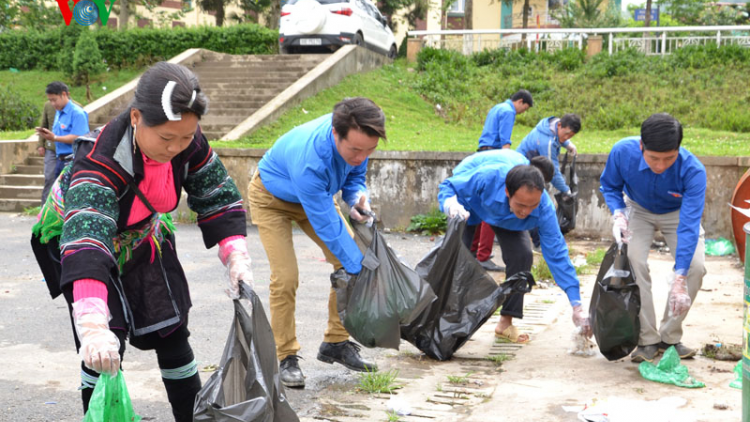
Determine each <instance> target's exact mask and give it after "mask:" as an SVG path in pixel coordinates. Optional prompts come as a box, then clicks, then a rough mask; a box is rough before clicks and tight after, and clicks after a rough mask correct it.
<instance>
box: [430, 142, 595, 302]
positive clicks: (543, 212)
mask: <svg viewBox="0 0 750 422" xmlns="http://www.w3.org/2000/svg"><path fill="white" fill-rule="evenodd" d="M479 154H484V153H477V154H476V155H479ZM513 167H515V165H513V164H510V163H488V164H484V165H481V166H479V167H476V168H474V169H471V170H468V171H462V172H459V173H458V174H454V175H453V176H451V177H449V178H447V179H445V180H444V181H443V182H442V183H441V184H440V191H439V192H438V202H439V203H440V209H441V210H443V211H444V208H443V204H444V203H445V200H446V199H448V198H450V197H452V196H454V195H455V196H456V198H457V199H458V202H459V203H460V204H461V205H463V207H464V208H466V210H467V211H468V212H469V214H470V216H469V220H468V221H467V224H469V225H476V224H479V223H480V222H482V221H484V222H486V223H487V224H490V225H492V226H496V227H501V228H503V229H506V230H513V231H523V230H529V229H532V228H535V227H538V228H539V238H540V239H541V243H542V255H543V256H544V260H545V261H546V262H547V265H548V266H549V269H550V272H551V273H552V276H553V277H554V279H555V282H556V283H557V285H558V286H560V288H561V289H563V290H564V291H565V294H566V295H567V296H568V300H569V301H570V304H571V305H573V306H576V305H580V304H581V292H580V287H579V285H580V283H579V281H578V276H576V270H575V267H573V263H572V262H570V257H569V256H568V245H567V244H566V243H565V239H564V238H563V235H562V233H561V232H560V226H559V225H558V224H557V214H556V211H555V206H554V204H553V203H552V200H551V199H550V197H549V194H548V193H547V192H546V191H544V192H542V197H541V201H540V203H539V206H538V207H537V208H536V209H534V210H533V211H532V212H531V214H529V215H528V216H527V217H526V218H524V219H519V218H518V217H516V215H515V214H513V212H512V211H511V210H510V206H509V203H508V202H509V201H508V196H507V195H506V193H505V178H506V176H507V174H508V172H509V171H510V170H511V169H512V168H513Z"/></svg>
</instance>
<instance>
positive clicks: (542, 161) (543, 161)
mask: <svg viewBox="0 0 750 422" xmlns="http://www.w3.org/2000/svg"><path fill="white" fill-rule="evenodd" d="M529 161H531V165H532V166H534V167H536V168H537V170H539V171H540V172H541V173H542V178H544V183H549V182H551V181H552V178H553V177H554V176H555V165H554V164H553V163H552V160H550V159H549V158H547V157H545V156H543V155H537V156H536V157H533V158H532V159H531V160H529Z"/></svg>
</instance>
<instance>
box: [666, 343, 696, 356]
mask: <svg viewBox="0 0 750 422" xmlns="http://www.w3.org/2000/svg"><path fill="white" fill-rule="evenodd" d="M669 346H674V348H675V350H676V351H677V354H678V355H679V356H680V359H690V358H692V357H693V356H695V354H696V353H697V352H698V351H697V350H695V349H691V348H689V347H687V346H685V345H684V344H682V343H677V344H669V343H665V342H663V341H662V342H661V343H659V352H660V353H664V352H665V351H666V350H667V349H669Z"/></svg>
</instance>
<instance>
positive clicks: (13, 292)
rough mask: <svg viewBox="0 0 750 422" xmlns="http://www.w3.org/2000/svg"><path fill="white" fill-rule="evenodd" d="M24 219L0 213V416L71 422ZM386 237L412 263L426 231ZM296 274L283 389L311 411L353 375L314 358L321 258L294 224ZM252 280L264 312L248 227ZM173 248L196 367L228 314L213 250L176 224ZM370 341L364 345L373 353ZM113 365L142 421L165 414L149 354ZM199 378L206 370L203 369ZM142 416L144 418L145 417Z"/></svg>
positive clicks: (264, 276)
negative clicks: (292, 361)
mask: <svg viewBox="0 0 750 422" xmlns="http://www.w3.org/2000/svg"><path fill="white" fill-rule="evenodd" d="M33 223H34V219H33V218H31V217H26V216H19V215H15V214H7V213H6V214H0V238H2V243H0V257H2V258H0V259H2V266H0V421H21V420H24V421H79V420H80V419H81V414H82V413H81V410H80V399H79V393H78V391H76V389H77V387H78V386H79V385H80V379H79V371H78V370H77V368H78V358H77V356H76V354H75V352H74V350H75V349H74V345H73V340H72V336H71V324H70V320H69V317H68V316H67V311H66V307H65V303H64V300H63V299H62V298H57V299H55V300H52V299H51V298H50V296H49V294H48V292H47V288H46V285H45V284H44V283H43V282H42V281H41V280H42V275H41V272H40V271H39V269H38V267H37V265H36V261H35V260H34V257H33V254H32V252H31V249H30V247H29V242H28V240H29V237H30V233H31V232H30V229H31V226H32V225H33ZM387 237H388V241H389V242H390V243H391V244H392V246H393V247H394V249H396V250H397V251H399V252H401V253H402V255H403V258H405V259H406V260H407V261H408V262H410V263H412V264H413V263H416V262H417V261H418V260H419V259H420V258H421V256H422V255H424V254H425V253H426V252H427V251H428V250H429V249H430V248H431V246H432V244H433V242H432V241H431V240H430V238H428V237H421V236H413V235H401V234H393V235H388V236H387ZM294 241H295V244H296V252H297V261H298V263H299V265H300V268H301V275H302V279H301V280H300V288H299V291H298V297H299V300H298V303H297V306H298V311H297V315H298V318H297V321H298V336H299V339H300V343H301V344H302V347H303V349H302V351H301V352H300V354H301V355H302V357H303V358H304V360H302V361H301V366H302V368H303V371H304V372H305V374H306V375H307V388H306V389H305V390H292V391H288V397H289V401H290V403H291V404H292V406H293V407H294V408H295V410H297V412H298V413H299V414H300V416H306V415H312V414H314V413H315V411H316V406H317V404H316V400H315V399H316V397H317V395H318V393H319V392H320V391H321V390H323V389H325V388H327V387H330V386H331V385H334V384H335V385H341V388H342V391H344V390H351V389H352V388H353V386H354V383H355V382H356V376H355V375H354V374H353V373H352V372H351V371H349V370H347V369H345V368H343V367H341V366H339V365H328V364H324V363H321V362H319V361H318V360H317V359H316V355H317V348H318V346H319V345H320V342H321V341H322V338H323V331H324V329H325V321H326V314H327V311H326V303H327V300H328V286H329V285H330V284H329V281H328V276H329V274H330V272H331V267H330V266H329V265H328V264H327V263H325V261H324V259H323V253H322V252H321V251H320V250H319V249H318V248H317V246H316V245H315V244H314V243H313V242H312V241H310V240H309V239H308V238H307V237H306V236H305V235H304V234H303V233H302V232H301V231H298V230H297V231H295V234H294ZM248 244H249V247H250V253H251V255H252V257H253V259H254V262H253V271H254V273H255V277H256V282H255V288H256V291H257V292H258V294H259V296H260V297H261V298H262V300H263V304H264V306H265V307H266V312H268V278H269V268H268V262H267V260H266V257H265V253H264V252H263V249H262V247H261V245H260V242H259V241H258V234H257V231H255V230H254V228H252V227H251V228H250V233H249V241H248ZM177 250H178V252H179V255H180V260H181V261H182V263H183V265H184V267H185V272H186V274H187V277H188V280H189V281H190V288H191V295H192V298H193V309H192V311H191V315H190V329H191V333H192V335H191V344H192V345H193V348H194V350H195V354H196V359H197V360H198V362H199V365H200V367H204V366H206V365H209V364H218V363H219V359H220V357H221V353H222V350H223V348H224V343H225V340H226V336H227V333H228V330H229V325H230V323H231V321H232V314H231V309H232V307H231V302H230V300H229V299H228V298H227V297H226V296H225V295H224V293H223V289H224V283H225V281H224V279H223V276H224V271H223V267H222V266H221V264H220V263H219V260H218V258H217V257H216V250H215V249H214V250H210V251H207V250H206V249H205V247H204V246H203V242H202V239H201V236H200V230H199V229H198V228H197V227H196V226H194V225H186V224H181V225H178V231H177ZM385 353H387V352H385V351H384V350H380V349H374V350H373V349H370V350H364V351H363V354H364V355H365V356H367V357H369V358H375V359H376V360H377V359H380V358H381V357H382V356H384V354H385ZM123 368H124V369H125V377H126V381H127V383H128V388H129V390H130V393H131V396H132V398H133V401H134V406H135V408H136V410H137V411H138V413H139V414H141V415H142V416H144V417H146V418H153V419H151V420H159V421H165V420H171V412H170V409H169V405H168V404H167V400H166V394H165V393H164V389H163V386H162V384H161V379H160V375H159V370H158V366H157V364H156V358H155V355H154V354H153V353H151V352H141V351H138V350H136V349H134V348H129V349H128V350H127V351H126V355H125V359H124V363H123ZM202 375H203V378H204V380H205V378H207V377H208V376H209V375H210V373H203V374H202ZM147 420H148V419H147Z"/></svg>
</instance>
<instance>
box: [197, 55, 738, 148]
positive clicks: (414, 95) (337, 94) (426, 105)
mask: <svg viewBox="0 0 750 422" xmlns="http://www.w3.org/2000/svg"><path fill="white" fill-rule="evenodd" d="M747 73H748V75H750V72H747ZM481 74H482V75H485V73H481ZM487 74H488V75H490V74H491V72H490V73H487ZM732 75H734V76H733V78H734V79H737V78H739V79H742V80H744V79H743V78H747V77H745V76H742V75H741V74H739V73H738V71H737V70H733V73H732ZM485 76H486V75H485ZM526 76H527V77H528V85H527V86H530V85H535V84H536V85H539V84H541V85H543V86H547V85H550V86H551V85H555V84H556V83H557V82H560V84H562V85H561V86H562V87H564V89H562V88H559V87H558V88H559V89H558V88H554V87H550V88H549V89H548V90H546V91H544V93H543V94H540V95H537V92H533V94H534V95H535V98H536V97H537V96H538V97H539V104H540V106H541V105H542V100H543V99H544V98H545V95H551V94H550V92H571V90H573V91H576V90H580V85H576V87H575V89H573V88H571V87H570V86H568V85H570V84H571V82H570V81H568V80H567V79H566V80H561V81H557V82H556V80H553V81H546V80H543V81H542V82H543V83H542V82H539V80H540V79H544V78H561V79H565V78H568V79H570V78H573V79H575V78H574V77H573V76H572V75H568V74H566V72H547V73H545V74H543V75H542V74H540V73H539V72H538V71H537V72H535V73H533V72H532V73H531V74H529V75H526ZM428 77H429V75H427V74H426V72H422V73H420V72H417V71H414V69H413V67H410V66H409V65H407V64H406V63H405V62H404V61H402V60H399V61H397V62H396V63H394V64H392V65H386V66H383V67H382V68H380V69H377V70H373V71H371V72H368V73H365V74H356V75H350V76H348V77H346V78H345V79H344V80H343V81H342V82H341V83H339V84H338V85H336V86H334V87H332V88H329V89H326V90H324V91H321V92H319V93H318V94H316V95H314V96H312V97H310V98H308V99H306V100H305V101H303V102H302V104H300V105H299V106H297V107H294V108H292V109H290V110H289V111H287V112H286V113H284V114H283V115H282V116H281V117H280V118H279V119H278V120H277V121H275V122H274V123H271V124H269V125H266V126H264V127H262V128H260V129H259V130H258V131H256V132H255V133H253V134H252V135H249V136H247V137H244V138H242V139H240V140H237V141H212V142H211V145H212V146H214V147H217V148H269V147H271V146H272V145H273V143H274V142H275V141H276V140H277V139H278V138H279V137H281V136H282V135H283V134H285V133H286V132H288V131H289V130H291V129H292V128H294V127H295V126H298V125H301V124H303V123H306V122H308V121H310V120H313V119H314V118H317V117H319V116H321V115H324V114H326V113H330V112H331V110H332V109H333V106H334V105H335V104H336V103H337V102H339V101H341V100H342V99H343V98H345V97H353V96H365V97H368V98H370V99H372V100H373V101H375V103H377V104H378V105H379V106H380V107H382V108H383V111H384V112H385V115H386V118H387V122H386V129H387V133H388V142H382V143H381V144H380V146H379V147H378V149H379V150H396V151H455V152H466V153H470V152H473V151H475V150H476V148H477V142H478V139H479V135H480V134H481V133H482V128H483V124H484V118H485V117H486V115H487V111H488V110H489V108H491V107H492V105H494V104H495V103H497V102H499V101H502V100H503V99H504V97H502V96H501V95H500V94H499V93H497V92H494V93H493V92H490V91H492V89H499V88H493V86H494V87H497V86H498V85H497V84H495V85H492V84H491V83H490V82H487V81H485V82H482V81H481V80H479V81H478V82H477V81H475V82H477V83H476V84H475V89H481V90H485V91H487V90H489V91H488V92H489V93H488V92H484V94H485V96H483V97H482V99H481V101H480V100H477V99H472V100H465V101H469V103H461V101H462V100H461V99H460V98H458V97H454V98H452V99H451V101H456V102H457V103H456V104H454V106H452V107H451V108H450V111H446V110H448V108H447V107H446V106H445V104H442V105H441V107H440V109H438V107H437V105H438V103H437V102H435V103H433V102H430V100H429V95H423V94H422V93H421V90H424V89H425V88H423V87H422V88H420V86H424V85H425V83H424V79H425V78H428ZM471 77H473V78H474V79H476V78H477V75H473V76H471ZM493 78H497V76H493ZM696 78H697V76H696ZM621 79H622V78H621ZM734 79H731V80H734ZM576 80H577V79H576ZM691 81H692V82H691V83H694V84H698V83H699V82H696V81H693V80H692V79H691ZM727 81H730V78H728V77H727ZM704 82H705V81H704ZM519 83H520V82H519ZM705 83H706V84H708V82H705ZM726 83H729V82H726ZM420 84H421V85H420ZM545 84H547V85H545ZM612 84H614V85H616V87H614V88H613V87H612V86H611V85H612ZM632 84H639V85H638V86H639V87H638V88H637V89H636V92H638V93H641V94H643V95H650V94H649V92H647V91H648V90H646V91H644V90H645V88H643V87H641V86H640V84H643V85H644V86H645V85H649V84H651V82H649V81H648V80H646V79H645V78H640V79H639V78H632V79H622V80H616V81H611V80H608V82H606V83H603V84H595V85H596V86H595V87H593V88H591V92H589V91H586V92H582V93H581V95H578V96H574V97H575V98H572V97H571V98H569V99H566V101H569V102H571V104H570V105H568V106H565V107H561V106H560V105H559V101H552V103H554V107H557V108H560V109H559V110H552V109H549V107H551V106H545V107H547V109H549V110H542V109H541V108H540V109H539V110H536V109H537V108H538V107H537V106H535V107H533V108H531V110H530V111H529V112H528V113H525V114H523V115H521V116H519V118H518V119H517V120H516V124H515V126H514V129H513V135H512V138H511V139H512V141H513V146H512V147H513V148H517V147H518V145H519V144H520V142H521V140H523V138H524V137H525V136H526V135H527V134H528V133H529V132H530V131H531V130H532V128H533V126H534V125H536V123H537V122H538V120H539V119H541V118H542V117H546V116H549V115H550V114H558V115H560V114H561V113H567V112H578V113H581V114H583V116H582V117H583V130H581V132H580V133H579V134H577V135H576V136H575V137H574V138H573V142H575V144H576V146H577V147H578V151H579V152H580V153H582V154H606V153H609V151H610V150H611V148H612V145H614V144H615V143H616V142H617V141H619V140H620V139H622V138H625V137H628V136H634V135H638V134H640V128H639V127H638V126H636V125H622V124H618V125H617V129H612V130H605V129H594V127H597V126H598V125H603V124H604V123H601V122H600V120H601V119H602V117H601V116H593V115H592V116H591V117H590V118H589V117H587V115H586V114H585V113H584V112H582V111H581V110H583V109H592V107H594V105H596V106H597V107H599V108H603V109H606V108H607V106H608V104H607V103H606V101H605V99H606V98H609V97H611V96H612V95H613V94H607V95H606V96H602V95H603V94H602V93H600V92H598V91H606V90H610V89H615V88H616V89H615V90H616V92H619V93H620V94H621V96H622V97H628V98H630V99H631V100H632V101H636V100H635V99H633V98H635V97H633V95H629V94H627V92H628V90H629V89H630V88H629V87H630V86H631V85H632ZM490 85H492V86H490ZM541 85H540V86H541ZM621 85H622V86H621ZM499 86H504V85H503V84H499ZM701 86H703V85H701ZM736 86H744V85H736ZM626 87H627V89H626ZM539 89H542V87H540V88H539ZM690 89H691V90H693V91H694V94H695V95H704V94H705V95H706V96H708V95H709V94H710V95H711V96H712V97H713V96H715V93H714V91H710V92H709V91H706V92H703V91H701V90H700V87H698V86H692V87H691V88H690ZM703 89H705V90H708V89H709V87H708V86H705V87H704V88H703ZM732 89H733V90H734V88H732ZM623 90H624V91H623ZM621 91H622V92H621ZM490 94H492V95H490ZM600 94H601V95H600ZM620 94H618V95H620ZM477 95H479V94H477ZM639 95H640V94H639ZM659 95H660V97H659V98H661V97H662V96H664V95H666V94H664V95H662V94H661V93H660V94H659ZM675 95H676V94H675ZM725 95H728V94H725ZM555 98H557V99H559V95H557V96H556V97H555ZM665 98H666V97H665ZM474 100H476V101H479V102H478V103H477V102H476V101H475V102H474V103H471V101H474ZM662 100H663V104H667V103H668V102H669V101H668V100H667V99H662ZM535 103H536V101H535ZM593 103H595V104H593ZM660 104H661V103H660ZM620 107H625V106H624V105H620ZM653 107H656V106H655V105H654V106H653ZM625 108H627V107H625ZM694 108H695V107H688V108H685V110H684V113H691V116H692V114H694V113H697V112H693V111H692V110H693V109H694ZM719 109H721V107H720V108H719ZM597 110H599V109H598V108H597ZM637 110H640V108H637ZM654 110H656V108H654ZM699 110H700V108H699ZM605 111H606V110H605ZM656 111H662V110H661V109H659V110H656ZM678 111H679V110H678ZM628 112H634V111H633V110H630V109H629V108H628V109H627V110H619V111H617V110H613V111H612V113H615V114H617V113H620V114H622V113H625V114H627V113H628ZM639 112H640V111H639ZM534 113H536V114H539V113H543V114H539V115H538V116H537V115H536V114H534ZM596 113H597V114H601V113H600V112H599V111H596ZM673 114H674V115H675V116H677V117H678V118H681V119H682V118H683V117H685V116H683V115H681V113H678V112H674V113H673ZM605 115H606V113H605ZM717 118H718V117H717ZM683 123H684V140H683V143H682V145H683V146H684V147H685V148H687V149H688V150H690V151H691V152H692V153H694V154H696V155H699V156H701V155H713V156H743V155H747V145H748V144H750V133H740V132H732V131H726V130H715V129H708V128H702V127H697V124H695V123H693V124H691V122H690V120H689V119H688V120H687V121H683Z"/></svg>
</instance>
